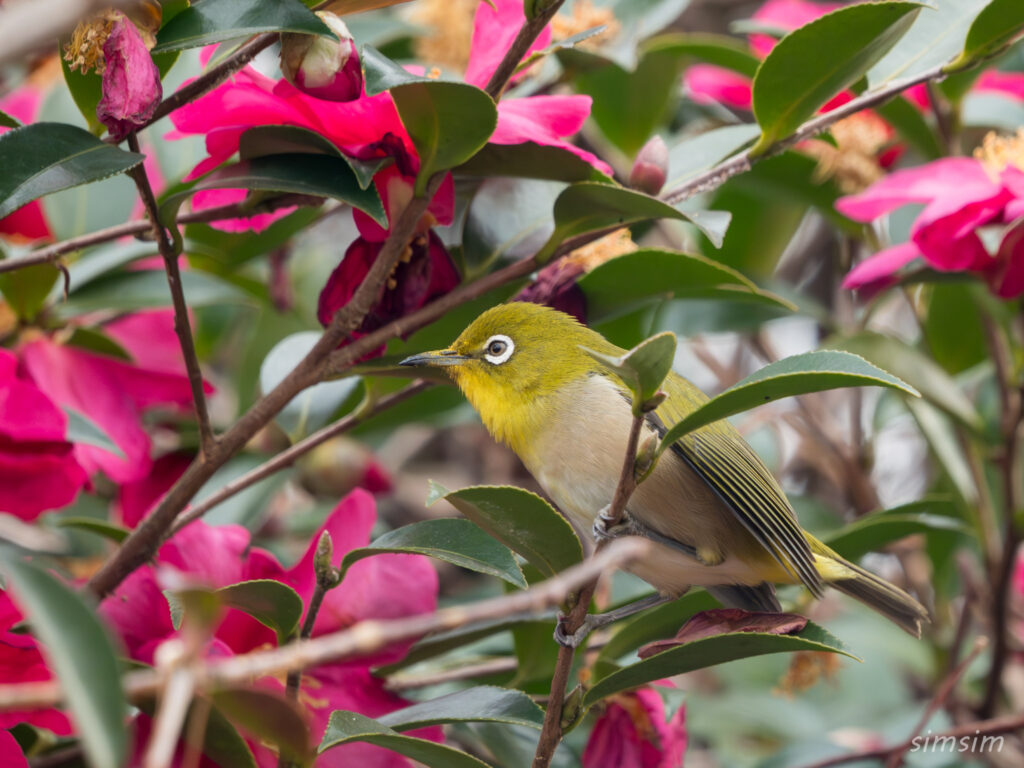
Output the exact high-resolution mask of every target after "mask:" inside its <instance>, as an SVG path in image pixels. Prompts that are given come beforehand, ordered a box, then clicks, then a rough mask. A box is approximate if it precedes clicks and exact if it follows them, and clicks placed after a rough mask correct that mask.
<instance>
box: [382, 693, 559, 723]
mask: <svg viewBox="0 0 1024 768" xmlns="http://www.w3.org/2000/svg"><path fill="white" fill-rule="evenodd" d="M377 722H378V723H380V724H381V725H383V726H386V727H388V728H392V729H394V730H396V731H411V730H413V729H415V728H426V727H428V726H431V725H444V724H446V723H484V722H492V723H506V724H508V725H525V726H528V727H530V728H537V729H539V728H540V727H541V726H542V725H543V724H544V712H543V710H542V709H541V708H540V707H538V706H537V705H536V704H535V703H534V701H533V699H531V698H530V697H529V696H527V695H526V694H525V693H523V692H522V691H516V690H512V689H509V688H498V687H497V686H494V685H478V686H476V687H474V688H467V689H465V690H463V691H458V692H457V693H451V694H448V695H447V696H441V697H439V698H436V699H430V700H429V701H424V702H421V703H419V704H413V705H412V706H411V707H406V708H405V709H399V710H397V711H395V712H392V713H390V714H387V715H384V716H383V717H380V718H378V719H377Z"/></svg>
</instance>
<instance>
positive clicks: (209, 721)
mask: <svg viewBox="0 0 1024 768" xmlns="http://www.w3.org/2000/svg"><path fill="white" fill-rule="evenodd" d="M134 704H135V706H137V707H138V708H139V709H140V710H141V711H143V712H145V713H146V714H147V715H149V716H150V717H153V716H154V715H155V714H156V701H154V700H153V699H143V700H139V701H136V702H134ZM194 713H195V714H197V715H198V714H202V715H203V717H204V718H205V720H206V729H205V731H204V732H203V741H202V744H199V745H197V746H198V747H199V748H200V749H202V753H203V754H204V755H205V756H206V757H208V758H210V760H212V761H213V763H214V764H215V765H218V766H222V765H230V766H231V768H257V765H256V758H255V757H253V754H252V750H251V749H250V748H249V745H248V744H247V743H246V741H245V739H243V738H242V735H241V734H240V733H239V732H238V729H237V728H235V726H234V725H233V724H232V723H231V721H230V720H228V718H227V717H225V715H224V713H223V712H221V711H220V710H219V709H217V707H216V706H213V702H210V701H200V700H198V699H193V701H192V704H191V705H190V706H189V711H188V714H187V715H186V716H185V722H190V718H191V717H192V715H193V714H194ZM184 735H185V739H186V741H187V738H188V734H187V733H186V734H184Z"/></svg>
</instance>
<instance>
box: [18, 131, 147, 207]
mask: <svg viewBox="0 0 1024 768" xmlns="http://www.w3.org/2000/svg"><path fill="white" fill-rule="evenodd" d="M143 159H144V156H143V155H139V154H136V153H135V152H125V151H124V150H121V149H118V148H117V147H114V146H111V145H110V144H104V143H103V142H102V141H100V140H99V139H97V138H96V137H95V136H93V135H92V134H91V133H89V132H88V131H85V130H82V129H81V128H76V127H75V126H73V125H65V124H63V123H33V124H32V125H26V126H23V127H21V128H15V129H14V130H12V131H8V132H7V133H5V134H3V135H2V136H0V168H3V169H4V171H3V174H0V218H3V217H4V216H6V215H7V214H9V213H11V212H12V211H15V210H17V209H18V208H20V207H21V206H23V205H24V204H25V203H28V202H31V201H32V200H35V199H36V198H39V197H42V196H43V195H48V194H50V193H51V192H56V191H58V190H61V189H69V188H71V187H77V186H79V185H81V184H88V183H89V182H91V181H99V180H100V179H105V178H107V177H108V176H113V175H115V174H118V173H123V172H124V171H127V170H129V169H130V168H134V167H135V166H136V165H138V164H139V163H141V162H142V161H143Z"/></svg>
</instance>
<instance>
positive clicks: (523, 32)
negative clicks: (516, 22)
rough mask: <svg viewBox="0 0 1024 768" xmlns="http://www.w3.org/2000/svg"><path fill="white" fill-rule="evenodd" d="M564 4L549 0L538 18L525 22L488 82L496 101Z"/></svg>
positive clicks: (488, 92)
mask: <svg viewBox="0 0 1024 768" xmlns="http://www.w3.org/2000/svg"><path fill="white" fill-rule="evenodd" d="M563 2H565V0H548V3H547V5H546V6H545V7H544V8H543V9H542V10H540V11H538V12H537V15H536V16H534V17H533V18H532V19H527V20H526V21H525V22H523V26H521V27H520V28H519V34H517V35H516V38H515V40H513V41H512V45H511V46H510V47H509V49H508V50H507V51H505V55H504V56H503V57H502V59H501V62H500V63H499V64H498V66H497V68H496V69H495V70H494V73H493V74H492V75H491V79H490V80H488V81H487V86H486V87H485V88H484V90H485V91H487V95H488V96H490V97H491V98H492V99H494V100H495V101H497V100H498V99H500V98H501V92H502V91H504V90H505V86H507V85H508V82H509V80H511V79H512V76H513V75H514V74H515V72H516V67H518V66H519V62H520V61H522V60H523V57H524V56H525V55H526V53H527V51H529V50H530V46H531V45H533V42H534V41H535V40H536V39H537V36H538V35H539V34H540V33H541V32H543V31H544V27H546V26H547V25H548V22H549V21H551V19H552V17H553V16H554V15H555V14H556V13H558V9H559V8H561V7H562V3H563ZM538 4H539V3H538Z"/></svg>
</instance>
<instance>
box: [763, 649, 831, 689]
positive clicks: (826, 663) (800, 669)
mask: <svg viewBox="0 0 1024 768" xmlns="http://www.w3.org/2000/svg"><path fill="white" fill-rule="evenodd" d="M839 667H840V661H839V655H838V654H834V653H822V652H820V651H798V652H796V653H795V654H793V656H792V658H791V660H790V663H789V668H788V669H787V670H786V673H785V674H784V675H783V676H782V679H781V680H780V681H779V686H778V688H776V689H775V692H776V693H779V694H781V695H783V696H785V697H787V698H792V697H793V696H795V695H796V694H798V693H802V692H803V691H806V690H807V689H808V688H811V687H813V686H814V685H816V684H817V683H818V681H819V680H821V679H822V678H825V680H828V681H830V682H831V681H834V680H835V676H836V674H838V672H839Z"/></svg>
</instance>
